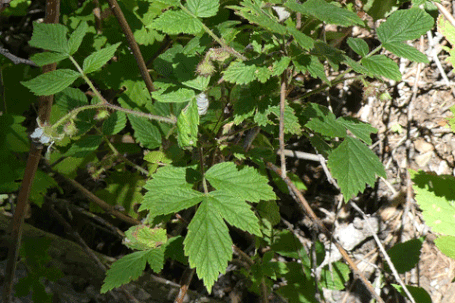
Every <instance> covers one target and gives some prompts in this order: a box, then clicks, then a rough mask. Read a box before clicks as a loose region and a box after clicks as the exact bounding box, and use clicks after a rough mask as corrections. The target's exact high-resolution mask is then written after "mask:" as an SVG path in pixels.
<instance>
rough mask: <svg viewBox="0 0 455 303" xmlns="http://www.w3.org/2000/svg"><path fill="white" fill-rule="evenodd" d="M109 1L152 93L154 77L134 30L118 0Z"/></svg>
mask: <svg viewBox="0 0 455 303" xmlns="http://www.w3.org/2000/svg"><path fill="white" fill-rule="evenodd" d="M107 2H109V6H110V8H111V10H112V12H113V13H114V15H115V17H116V18H117V21H118V23H119V24H120V27H121V28H122V30H123V33H124V34H125V36H126V40H127V41H128V44H129V46H130V48H131V51H132V52H133V55H134V58H136V62H137V66H138V67H139V71H140V73H141V76H142V79H144V82H145V85H146V86H147V89H148V91H149V92H150V93H152V92H153V91H154V90H155V89H154V87H153V82H152V78H151V77H150V74H149V72H148V70H147V66H146V65H145V61H144V58H143V57H142V53H141V50H140V49H139V46H138V45H137V42H136V40H135V39H134V35H133V32H132V31H131V28H130V26H129V25H128V22H126V19H125V16H124V15H123V12H122V10H121V9H120V6H119V4H118V2H117V0H107Z"/></svg>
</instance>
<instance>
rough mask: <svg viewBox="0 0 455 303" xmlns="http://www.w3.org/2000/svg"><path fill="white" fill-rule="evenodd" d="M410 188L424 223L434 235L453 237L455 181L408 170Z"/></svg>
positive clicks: (443, 176) (454, 232) (454, 231)
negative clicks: (414, 195) (410, 180)
mask: <svg viewBox="0 0 455 303" xmlns="http://www.w3.org/2000/svg"><path fill="white" fill-rule="evenodd" d="M410 173H411V179H412V181H413V182H414V185H413V186H412V188H413V189H414V192H415V194H416V197H415V199H416V201H417V203H418V204H419V207H420V208H421V209H422V215H423V219H424V220H425V223H426V224H427V225H428V226H430V227H431V230H432V231H433V232H436V233H441V234H445V235H448V236H455V228H453V227H454V226H455V206H454V203H453V201H455V192H454V191H453V190H452V189H453V188H455V179H454V177H453V176H449V175H442V176H433V175H430V174H426V173H424V172H422V171H420V172H418V173H417V172H415V171H412V170H410Z"/></svg>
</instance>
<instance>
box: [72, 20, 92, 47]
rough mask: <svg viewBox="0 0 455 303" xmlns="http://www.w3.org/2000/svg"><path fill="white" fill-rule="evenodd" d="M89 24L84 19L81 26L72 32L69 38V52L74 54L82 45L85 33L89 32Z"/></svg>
mask: <svg viewBox="0 0 455 303" xmlns="http://www.w3.org/2000/svg"><path fill="white" fill-rule="evenodd" d="M87 30H88V25H87V22H85V21H82V22H81V23H80V24H79V26H78V27H77V28H76V29H75V30H74V32H73V33H71V36H70V38H69V40H68V50H69V54H70V55H72V54H74V53H75V52H77V50H78V49H79V46H81V43H82V39H84V36H85V34H86V33H87Z"/></svg>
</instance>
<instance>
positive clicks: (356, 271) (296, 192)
mask: <svg viewBox="0 0 455 303" xmlns="http://www.w3.org/2000/svg"><path fill="white" fill-rule="evenodd" d="M266 166H267V168H268V169H270V170H272V171H274V172H275V173H276V174H278V175H279V176H281V171H280V169H279V168H278V167H276V166H275V165H273V164H272V163H270V162H266ZM282 179H283V181H284V182H286V185H287V186H288V188H289V191H290V192H291V193H292V196H293V198H294V199H295V200H296V202H298V203H299V204H300V205H301V206H302V208H303V210H304V211H305V213H306V215H308V216H309V217H310V219H311V221H312V222H313V224H314V227H315V228H317V229H318V230H320V231H322V232H323V233H324V234H325V235H326V237H327V238H328V239H331V238H333V236H332V234H331V232H330V231H329V230H328V229H327V228H326V227H325V226H324V224H323V223H322V221H321V220H320V219H319V218H318V217H317V216H316V214H315V213H314V212H313V210H312V209H311V207H310V205H309V204H308V202H307V200H306V199H305V198H304V197H303V195H302V193H301V192H300V191H299V190H298V189H297V187H296V186H295V185H294V183H292V181H291V180H290V179H289V178H288V177H285V178H282ZM333 243H334V244H335V246H336V247H337V249H338V250H339V252H340V254H341V255H342V257H343V259H344V260H345V261H346V263H348V265H349V267H350V268H351V269H352V270H353V272H354V274H355V276H357V277H358V278H360V280H361V281H362V282H363V284H364V285H365V287H366V288H367V290H368V292H369V293H370V294H371V296H372V297H374V298H375V299H376V300H377V301H378V302H379V303H384V301H383V300H382V298H381V297H380V296H379V295H378V294H377V293H376V291H375V290H374V288H373V286H372V285H371V283H370V282H369V281H368V280H367V278H366V277H365V276H364V275H363V273H362V272H361V271H360V270H359V268H358V267H357V265H356V264H355V262H354V261H353V260H352V259H351V257H349V255H348V253H347V252H346V250H345V249H344V248H343V247H342V246H341V245H340V243H338V241H336V240H335V239H333Z"/></svg>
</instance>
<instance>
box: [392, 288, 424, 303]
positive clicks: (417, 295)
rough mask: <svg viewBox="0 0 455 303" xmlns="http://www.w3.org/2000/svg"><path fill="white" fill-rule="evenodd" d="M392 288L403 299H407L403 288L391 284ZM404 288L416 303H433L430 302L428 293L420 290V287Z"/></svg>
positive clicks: (422, 289)
mask: <svg viewBox="0 0 455 303" xmlns="http://www.w3.org/2000/svg"><path fill="white" fill-rule="evenodd" d="M392 286H393V287H395V289H396V290H397V291H398V292H399V293H400V294H401V295H402V296H403V297H405V298H407V297H408V295H407V294H406V292H405V291H404V289H403V287H402V286H401V285H398V284H392ZM406 288H407V289H408V291H409V292H410V293H411V296H412V297H413V298H414V300H415V301H416V302H418V303H432V302H433V301H432V300H431V297H430V295H429V294H428V292H427V291H426V290H425V289H424V288H422V287H417V286H410V285H406Z"/></svg>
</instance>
